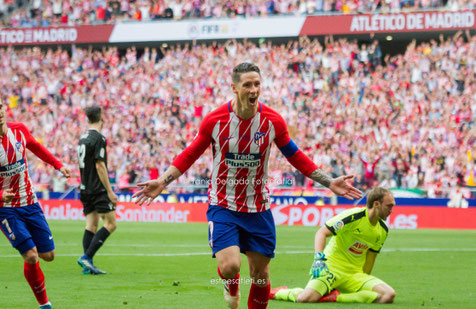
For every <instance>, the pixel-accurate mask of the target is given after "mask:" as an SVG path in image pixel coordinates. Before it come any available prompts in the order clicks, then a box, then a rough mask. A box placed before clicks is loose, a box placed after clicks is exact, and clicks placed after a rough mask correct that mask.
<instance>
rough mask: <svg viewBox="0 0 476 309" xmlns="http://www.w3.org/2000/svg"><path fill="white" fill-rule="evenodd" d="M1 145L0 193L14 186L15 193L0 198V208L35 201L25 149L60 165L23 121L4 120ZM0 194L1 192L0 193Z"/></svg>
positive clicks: (18, 205) (55, 164)
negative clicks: (8, 200)
mask: <svg viewBox="0 0 476 309" xmlns="http://www.w3.org/2000/svg"><path fill="white" fill-rule="evenodd" d="M1 140H2V147H0V188H1V192H3V191H5V190H7V189H13V192H14V193H15V196H14V197H13V199H12V200H11V201H10V202H9V203H4V202H3V200H1V199H0V207H23V206H28V205H31V204H34V203H36V202H37V199H36V195H35V192H34V191H33V188H32V184H31V180H30V175H29V173H28V164H27V162H26V158H25V154H26V149H27V148H28V149H29V150H31V151H32V152H33V153H34V154H35V155H36V156H37V157H38V158H40V159H41V160H43V161H45V162H46V163H48V164H50V165H52V166H54V167H55V168H56V169H58V170H59V169H60V168H61V167H62V166H63V165H62V164H61V162H60V161H58V160H57V159H56V158H55V157H54V156H53V155H52V154H51V153H50V152H49V151H48V150H47V149H46V148H45V147H44V146H43V145H41V144H40V143H38V141H36V140H35V139H34V138H33V136H32V135H31V133H30V132H29V131H28V129H27V128H26V127H25V125H24V124H22V123H15V122H9V123H7V133H6V134H5V135H4V136H3V137H1ZM0 196H1V194H0Z"/></svg>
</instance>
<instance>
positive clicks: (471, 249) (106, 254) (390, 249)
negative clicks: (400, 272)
mask: <svg viewBox="0 0 476 309" xmlns="http://www.w3.org/2000/svg"><path fill="white" fill-rule="evenodd" d="M382 251H383V252H398V251H401V252H454V251H460V252H476V248H446V249H441V248H388V249H383V250H382ZM313 252H314V251H312V250H305V251H276V254H278V255H279V254H310V253H313ZM79 255H80V254H79V253H68V254H56V257H68V256H79ZM98 255H99V256H164V257H168V256H196V255H211V251H209V252H184V253H99V254H96V256H98ZM13 257H18V255H17V254H15V255H0V258H13Z"/></svg>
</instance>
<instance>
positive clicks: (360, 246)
mask: <svg viewBox="0 0 476 309" xmlns="http://www.w3.org/2000/svg"><path fill="white" fill-rule="evenodd" d="M368 248H369V246H367V245H366V244H364V243H363V242H360V241H358V240H356V241H355V242H354V243H353V244H352V246H350V247H349V249H347V250H348V251H349V252H350V253H351V254H352V255H356V256H361V255H362V253H364V252H365V251H366V250H367V249H368Z"/></svg>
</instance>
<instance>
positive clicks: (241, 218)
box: [207, 205, 276, 258]
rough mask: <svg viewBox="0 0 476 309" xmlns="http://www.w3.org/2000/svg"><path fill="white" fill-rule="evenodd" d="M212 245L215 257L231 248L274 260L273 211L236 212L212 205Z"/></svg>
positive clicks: (210, 237) (274, 230) (210, 219)
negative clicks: (255, 253) (238, 248)
mask: <svg viewBox="0 0 476 309" xmlns="http://www.w3.org/2000/svg"><path fill="white" fill-rule="evenodd" d="M207 219H208V242H209V245H210V247H211V248H212V250H213V257H215V253H217V252H218V251H220V250H222V249H225V248H228V247H230V246H238V247H240V251H241V253H246V251H254V252H259V253H261V254H263V255H264V256H267V257H269V258H273V257H274V249H275V248H276V229H275V227H274V219H273V214H272V213H271V210H270V209H268V210H266V211H263V212H259V213H247V212H237V211H232V210H229V209H226V208H223V207H220V206H213V205H210V206H209V207H208V210H207Z"/></svg>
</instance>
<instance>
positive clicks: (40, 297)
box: [23, 262, 48, 305]
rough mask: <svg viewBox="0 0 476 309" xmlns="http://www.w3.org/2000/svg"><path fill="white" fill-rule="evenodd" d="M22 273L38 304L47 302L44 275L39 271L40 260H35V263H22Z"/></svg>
mask: <svg viewBox="0 0 476 309" xmlns="http://www.w3.org/2000/svg"><path fill="white" fill-rule="evenodd" d="M23 273H24V274H25V278H26V281H28V284H30V287H31V289H32V290H33V294H35V297H36V300H37V301H38V303H39V304H40V305H44V304H46V303H47V302H48V296H46V288H45V276H44V275H43V272H42V271H41V268H40V262H36V264H28V263H24V265H23Z"/></svg>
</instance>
